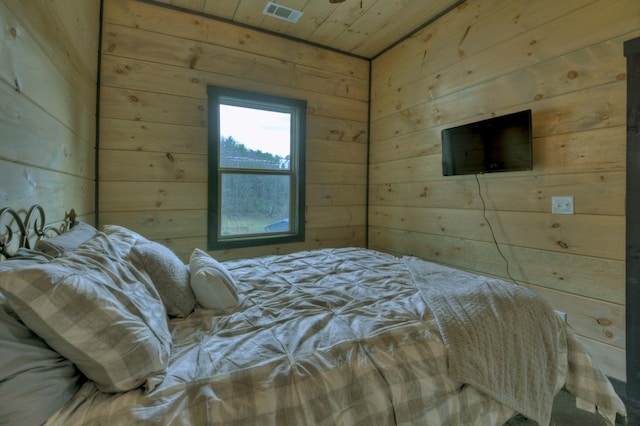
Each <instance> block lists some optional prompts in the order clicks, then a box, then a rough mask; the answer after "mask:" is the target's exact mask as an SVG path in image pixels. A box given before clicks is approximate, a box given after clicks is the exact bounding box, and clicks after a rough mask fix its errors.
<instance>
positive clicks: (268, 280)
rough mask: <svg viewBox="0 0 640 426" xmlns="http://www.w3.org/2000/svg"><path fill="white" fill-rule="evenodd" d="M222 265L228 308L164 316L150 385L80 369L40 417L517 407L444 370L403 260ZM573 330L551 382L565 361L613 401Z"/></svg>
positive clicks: (446, 413) (335, 419)
mask: <svg viewBox="0 0 640 426" xmlns="http://www.w3.org/2000/svg"><path fill="white" fill-rule="evenodd" d="M225 264H226V266H227V267H228V268H229V270H230V271H231V273H232V274H233V275H234V277H235V278H236V279H237V280H238V281H239V283H240V284H239V286H240V287H239V293H240V295H241V297H242V302H241V305H240V307H239V308H238V309H236V310H233V311H229V312H222V313H220V312H214V311H207V310H203V309H197V310H196V311H195V312H194V313H192V314H191V315H190V316H189V317H187V318H185V319H177V320H171V322H170V328H171V332H172V338H173V347H172V354H171V362H170V365H169V368H168V371H167V376H166V378H165V379H164V381H163V382H162V383H161V384H160V385H159V386H158V387H157V388H156V389H154V390H153V391H152V392H151V393H149V394H144V393H143V392H142V390H135V391H131V392H127V393H121V394H106V393H101V392H99V391H98V390H97V389H96V388H95V386H94V385H93V384H92V383H90V382H88V383H86V384H85V385H84V386H83V387H82V388H81V389H80V391H79V392H78V393H77V394H76V396H75V397H74V398H73V399H72V400H71V401H70V402H69V404H67V406H66V407H65V408H64V409H63V410H61V411H60V412H59V413H58V414H57V415H55V416H54V417H52V418H51V419H50V420H49V422H48V423H49V424H65V425H76V424H77V425H81V424H82V425H89V424H105V425H118V424H122V425H124V424H126V425H131V424H162V425H166V424H180V425H215V424H224V425H248V424H259V425H304V424H309V425H322V424H326V425H334V424H335V425H358V424H366V425H387V424H405V425H411V424H430V425H431V424H433V425H465V424H473V425H491V426H493V425H500V424H502V423H504V422H505V421H506V420H508V419H509V418H510V417H511V416H513V415H514V414H515V411H514V409H513V408H512V407H510V406H508V405H505V404H504V403H502V402H499V401H497V400H496V399H494V398H492V397H490V396H488V395H487V394H485V393H483V392H481V391H480V390H478V389H476V388H475V387H473V386H469V385H466V384H465V383H464V382H463V381H460V380H454V379H453V378H451V376H450V375H449V373H448V367H449V366H448V356H447V351H446V349H445V345H444V344H443V340H442V338H441V335H440V331H439V327H438V324H437V322H436V320H435V318H434V316H433V314H432V311H431V310H430V309H429V308H428V303H427V302H425V299H424V298H423V295H422V293H421V291H420V290H419V289H418V288H417V287H416V284H415V283H414V281H413V279H412V275H411V273H410V271H409V269H408V268H407V267H406V265H405V264H404V262H403V261H402V259H399V258H397V257H394V256H391V255H387V254H383V253H379V252H375V251H370V250H362V249H353V248H346V249H323V250H316V251H309V252H302V253H296V254H291V255H284V256H268V257H262V258H256V259H248V260H240V261H231V262H226V263H225ZM452 271H453V270H452ZM550 315H554V314H553V311H550ZM567 333H568V334H569V335H570V333H569V332H568V331H567ZM556 337H557V336H552V338H556ZM573 343H575V342H572V344H571V345H569V346H568V351H569V353H568V355H569V356H568V359H569V361H570V362H571V360H573V365H572V368H570V369H569V370H568V369H567V345H559V349H558V350H559V352H558V353H557V354H554V357H555V358H557V359H558V368H557V376H556V377H557V386H558V387H559V386H561V385H562V384H564V383H565V378H566V374H571V375H577V376H580V375H585V376H589V377H597V378H598V380H596V381H592V380H590V381H588V382H585V383H588V385H584V386H583V388H584V389H577V390H576V389H573V390H574V391H576V392H578V393H580V392H583V393H582V394H581V395H583V396H584V395H587V398H586V399H588V395H590V394H591V393H598V394H601V395H605V397H604V398H602V399H600V400H599V401H598V403H599V405H600V408H601V409H602V410H603V411H604V412H605V413H606V414H610V415H615V412H616V411H618V412H620V413H621V414H623V413H624V406H623V405H622V404H621V402H620V400H619V399H618V398H617V397H616V396H615V393H614V392H613V389H612V388H611V386H610V384H609V383H608V382H607V381H606V379H605V378H604V376H602V375H601V374H600V373H599V372H596V370H594V367H593V365H592V364H591V361H590V358H589V357H588V356H587V355H586V354H584V352H583V351H582V349H581V348H580V347H579V345H578V346H576V345H575V344H573ZM528 355H529V353H527V354H522V356H528ZM576 360H579V361H576ZM567 371H569V372H568V373H567ZM594 372H596V373H598V374H595V373H594ZM569 380H570V381H571V377H569ZM571 383H576V380H575V379H573V381H571ZM578 387H579V386H578ZM594 391H595V392H594ZM590 392H591V393H590ZM593 402H595V401H593Z"/></svg>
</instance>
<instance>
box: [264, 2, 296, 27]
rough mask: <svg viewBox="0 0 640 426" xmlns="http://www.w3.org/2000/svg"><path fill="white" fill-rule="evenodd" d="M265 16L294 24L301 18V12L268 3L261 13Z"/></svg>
mask: <svg viewBox="0 0 640 426" xmlns="http://www.w3.org/2000/svg"><path fill="white" fill-rule="evenodd" d="M262 13H264V14H265V15H267V16H273V17H274V18H278V19H283V20H285V21H287V22H291V23H293V24H295V23H296V22H298V19H300V17H301V16H302V12H301V11H300V10H295V9H291V8H290V7H286V6H281V5H279V4H275V3H274V2H272V1H270V2H268V3H267V5H266V6H265V7H264V10H263V11H262Z"/></svg>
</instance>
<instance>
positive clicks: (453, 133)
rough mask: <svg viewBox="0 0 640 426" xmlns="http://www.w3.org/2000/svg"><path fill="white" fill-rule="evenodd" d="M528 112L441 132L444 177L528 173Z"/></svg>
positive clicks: (530, 155) (529, 121) (530, 144)
mask: <svg viewBox="0 0 640 426" xmlns="http://www.w3.org/2000/svg"><path fill="white" fill-rule="evenodd" d="M531 146H532V136H531V110H530V109H529V110H525V111H520V112H515V113H512V114H507V115H502V116H499V117H493V118H489V119H487V120H482V121H477V122H475V123H469V124H464V125H462V126H457V127H452V128H449V129H444V130H443V131H442V174H443V175H444V176H454V175H468V174H477V173H495V172H515V171H522V170H531V169H532V168H533V159H532V153H531Z"/></svg>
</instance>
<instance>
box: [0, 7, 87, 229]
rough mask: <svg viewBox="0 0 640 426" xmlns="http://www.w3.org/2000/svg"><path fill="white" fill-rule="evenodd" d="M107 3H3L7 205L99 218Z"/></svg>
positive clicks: (2, 150)
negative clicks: (101, 51)
mask: <svg viewBox="0 0 640 426" xmlns="http://www.w3.org/2000/svg"><path fill="white" fill-rule="evenodd" d="M99 16H100V2H99V1H98V0H91V1H74V2H65V1H45V0H34V1H29V2H21V1H17V0H4V1H2V2H0V22H1V23H2V27H3V29H4V30H3V31H4V33H3V34H4V36H3V37H1V38H0V52H1V53H0V182H1V184H0V204H1V206H2V207H5V206H9V207H12V208H14V209H16V210H25V209H27V208H29V207H30V206H31V205H33V204H34V203H38V204H41V205H42V206H44V207H45V208H46V212H47V221H49V222H52V223H53V222H57V221H60V220H62V219H63V218H64V214H65V212H66V211H69V210H70V209H71V208H74V209H75V210H76V213H77V214H78V215H79V217H81V218H82V220H84V221H87V222H89V223H94V212H95V201H94V200H95V146H96V122H95V115H96V94H97V72H98V68H97V63H98V58H97V56H96V54H95V52H97V50H98V48H97V46H98V41H99V31H98V28H99Z"/></svg>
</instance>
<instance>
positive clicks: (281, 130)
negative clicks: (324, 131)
mask: <svg viewBox="0 0 640 426" xmlns="http://www.w3.org/2000/svg"><path fill="white" fill-rule="evenodd" d="M208 96H209V202H208V209H209V211H208V249H209V250H215V249H225V248H237V247H248V246H255V245H265V244H279V243H287V242H294V241H304V165H305V161H304V142H305V130H306V128H305V125H306V110H307V103H306V102H305V101H301V100H295V99H288V98H281V97H277V96H268V95H261V94H256V93H251V92H245V91H241V90H232V89H224V88H220V87H213V86H209V87H208Z"/></svg>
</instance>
